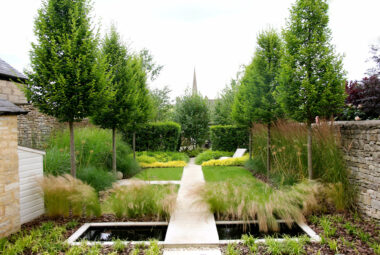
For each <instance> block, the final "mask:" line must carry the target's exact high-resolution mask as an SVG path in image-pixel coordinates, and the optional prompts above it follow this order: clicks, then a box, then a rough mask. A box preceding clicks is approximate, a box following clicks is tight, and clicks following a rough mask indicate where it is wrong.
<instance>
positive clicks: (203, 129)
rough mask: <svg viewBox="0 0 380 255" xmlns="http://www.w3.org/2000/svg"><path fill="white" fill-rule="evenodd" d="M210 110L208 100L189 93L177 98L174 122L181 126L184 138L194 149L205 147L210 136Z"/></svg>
mask: <svg viewBox="0 0 380 255" xmlns="http://www.w3.org/2000/svg"><path fill="white" fill-rule="evenodd" d="M209 119H210V117H209V109H208V104H207V100H206V99H204V98H203V97H202V96H201V95H199V94H191V93H190V91H187V92H186V94H185V95H184V96H183V97H180V98H177V102H176V105H175V110H174V121H176V122H178V123H179V124H180V125H181V131H182V137H183V138H185V139H186V141H187V144H189V145H190V144H191V145H193V146H194V147H197V146H200V145H203V143H204V142H205V141H206V139H207V135H208V125H209Z"/></svg>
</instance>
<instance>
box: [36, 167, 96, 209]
mask: <svg viewBox="0 0 380 255" xmlns="http://www.w3.org/2000/svg"><path fill="white" fill-rule="evenodd" d="M39 183H40V186H41V188H42V191H43V194H44V201H45V209H46V214H47V215H48V216H69V215H70V214H71V215H74V216H83V215H86V216H92V215H95V216H99V215H100V214H101V210H100V204H99V200H98V195H97V193H96V191H95V190H94V188H92V187H91V186H89V185H87V184H85V183H83V182H82V181H81V180H78V179H75V178H73V177H72V176H71V175H68V174H66V175H63V176H52V175H47V176H45V177H43V178H42V179H41V180H40V181H39Z"/></svg>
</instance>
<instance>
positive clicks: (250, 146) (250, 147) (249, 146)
mask: <svg viewBox="0 0 380 255" xmlns="http://www.w3.org/2000/svg"><path fill="white" fill-rule="evenodd" d="M248 149H249V159H252V128H249V145H248Z"/></svg>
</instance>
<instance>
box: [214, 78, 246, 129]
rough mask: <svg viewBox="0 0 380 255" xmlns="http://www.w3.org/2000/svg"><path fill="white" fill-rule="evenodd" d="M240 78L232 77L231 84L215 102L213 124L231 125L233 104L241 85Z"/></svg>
mask: <svg viewBox="0 0 380 255" xmlns="http://www.w3.org/2000/svg"><path fill="white" fill-rule="evenodd" d="M239 82H240V81H239V79H238V78H237V79H231V82H230V84H228V85H226V87H225V88H224V89H223V91H222V93H221V95H220V98H218V99H217V100H216V102H215V105H214V108H213V114H212V117H213V118H212V120H213V124H216V125H231V124H233V122H234V121H233V118H232V105H233V104H234V99H235V94H236V91H237V88H238V86H239Z"/></svg>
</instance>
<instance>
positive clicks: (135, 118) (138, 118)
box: [124, 56, 152, 159]
mask: <svg viewBox="0 0 380 255" xmlns="http://www.w3.org/2000/svg"><path fill="white" fill-rule="evenodd" d="M130 61H131V67H132V68H129V69H128V70H129V72H130V75H131V77H133V80H132V81H131V82H133V83H134V84H135V86H136V94H135V100H136V102H137V103H136V108H135V110H134V111H133V112H132V114H131V116H130V121H129V122H128V124H126V125H125V127H124V131H125V133H128V132H132V136H133V137H132V147H133V158H134V159H136V129H138V128H139V127H140V126H141V125H143V124H145V123H147V122H148V120H149V119H150V118H151V116H152V99H151V97H150V95H149V90H148V87H147V79H146V77H147V70H146V68H145V67H144V65H143V61H142V59H141V57H140V56H133V57H132V58H131V59H130Z"/></svg>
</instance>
